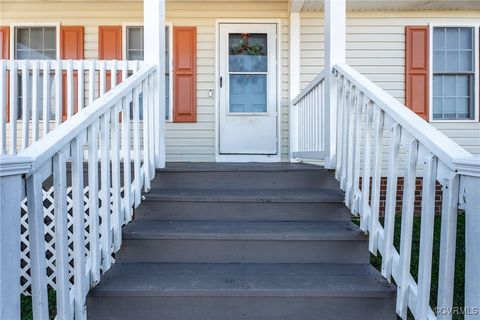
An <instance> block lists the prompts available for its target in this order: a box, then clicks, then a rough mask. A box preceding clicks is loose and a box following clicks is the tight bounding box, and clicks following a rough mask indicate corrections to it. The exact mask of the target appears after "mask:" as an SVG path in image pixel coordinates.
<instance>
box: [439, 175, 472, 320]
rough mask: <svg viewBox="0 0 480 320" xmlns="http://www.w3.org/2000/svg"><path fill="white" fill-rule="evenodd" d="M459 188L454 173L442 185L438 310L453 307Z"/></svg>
mask: <svg viewBox="0 0 480 320" xmlns="http://www.w3.org/2000/svg"><path fill="white" fill-rule="evenodd" d="M459 187H460V186H459V177H458V175H456V174H455V173H454V172H452V173H451V175H450V177H449V178H448V179H446V180H445V181H443V185H442V221H441V234H440V262H441V263H440V264H439V270H438V301H437V308H438V310H450V308H451V307H452V305H453V288H454V278H455V251H456V239H457V215H458V201H459V196H458V190H459ZM477 267H478V266H477ZM438 319H439V320H450V319H452V315H451V314H449V313H448V312H442V313H440V314H439V315H438Z"/></svg>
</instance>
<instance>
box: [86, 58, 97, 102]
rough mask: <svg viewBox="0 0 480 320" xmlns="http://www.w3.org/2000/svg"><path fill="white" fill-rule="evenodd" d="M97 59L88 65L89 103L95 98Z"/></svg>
mask: <svg viewBox="0 0 480 320" xmlns="http://www.w3.org/2000/svg"><path fill="white" fill-rule="evenodd" d="M95 64H96V61H95V60H91V61H90V63H89V67H88V104H91V103H93V101H94V100H95V72H96V69H95Z"/></svg>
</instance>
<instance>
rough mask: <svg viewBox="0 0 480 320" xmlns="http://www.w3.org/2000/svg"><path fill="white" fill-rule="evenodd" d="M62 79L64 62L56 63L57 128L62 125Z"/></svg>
mask: <svg viewBox="0 0 480 320" xmlns="http://www.w3.org/2000/svg"><path fill="white" fill-rule="evenodd" d="M62 79H63V71H62V62H61V61H56V69H55V126H59V125H60V123H62V120H63V119H62V117H63V113H62V102H63V101H62V100H63V96H62Z"/></svg>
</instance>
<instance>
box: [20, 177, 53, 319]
mask: <svg viewBox="0 0 480 320" xmlns="http://www.w3.org/2000/svg"><path fill="white" fill-rule="evenodd" d="M27 204H28V239H29V249H30V273H31V279H32V280H31V281H32V307H33V318H34V319H40V320H43V319H45V320H48V319H49V317H48V295H47V272H46V262H45V235H44V222H43V219H44V217H43V188H42V180H41V179H40V175H39V174H35V175H31V176H29V177H28V178H27ZM19 249H20V248H19Z"/></svg>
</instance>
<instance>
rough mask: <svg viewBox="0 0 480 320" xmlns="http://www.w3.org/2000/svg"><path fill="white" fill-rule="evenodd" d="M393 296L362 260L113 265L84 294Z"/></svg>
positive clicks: (384, 282)
mask: <svg viewBox="0 0 480 320" xmlns="http://www.w3.org/2000/svg"><path fill="white" fill-rule="evenodd" d="M192 295H194V296H245V295H248V296H252V295H256V296H295V297H300V296H311V297H321V296H328V297H356V296H360V297H383V298H385V297H387V296H390V297H393V296H394V295H395V287H394V286H393V285H391V284H388V283H387V282H386V281H385V280H384V279H383V278H382V277H381V275H380V274H379V272H378V271H377V270H375V269H374V268H373V267H372V266H370V265H367V264H356V265H355V264H278V263H277V264H202V263H117V264H114V265H113V266H112V268H111V269H110V270H109V271H108V272H107V273H106V275H105V276H103V277H102V281H101V282H100V284H99V285H98V286H97V287H95V288H94V289H93V290H92V291H91V292H90V296H192Z"/></svg>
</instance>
